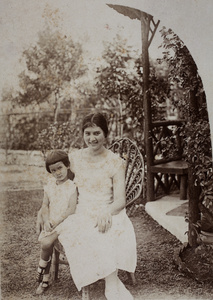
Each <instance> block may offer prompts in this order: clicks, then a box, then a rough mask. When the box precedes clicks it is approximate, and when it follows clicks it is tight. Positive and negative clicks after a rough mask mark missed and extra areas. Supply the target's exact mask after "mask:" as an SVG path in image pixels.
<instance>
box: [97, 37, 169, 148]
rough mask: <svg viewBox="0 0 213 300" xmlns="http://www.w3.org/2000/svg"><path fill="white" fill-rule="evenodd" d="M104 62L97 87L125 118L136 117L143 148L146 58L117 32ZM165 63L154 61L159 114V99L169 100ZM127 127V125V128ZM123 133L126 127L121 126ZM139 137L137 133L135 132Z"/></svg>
mask: <svg viewBox="0 0 213 300" xmlns="http://www.w3.org/2000/svg"><path fill="white" fill-rule="evenodd" d="M102 57H103V61H104V63H103V65H102V66H101V67H100V68H99V69H98V80H97V88H98V94H100V95H101V97H102V104H103V105H102V106H103V107H104V106H105V107H106V106H108V107H110V106H111V108H113V109H114V110H113V112H114V113H115V112H117V114H120V115H121V113H122V116H121V117H122V118H121V122H123V123H124V125H125V119H128V118H129V117H130V118H131V120H132V124H131V126H133V127H134V128H135V129H136V130H135V132H137V133H139V132H140V134H138V140H140V143H141V145H140V147H141V149H142V148H144V145H143V141H142V140H143V128H144V124H143V123H144V111H143V89H142V72H143V70H142V61H141V57H140V56H139V54H138V53H135V52H134V51H133V49H132V48H131V47H130V46H128V45H127V41H126V40H124V39H122V38H121V37H120V36H119V35H117V36H116V37H115V38H114V40H113V42H108V43H105V48H104V51H103V55H102ZM166 79H167V74H166V72H165V66H163V65H160V64H158V63H157V62H156V61H153V60H152V61H151V71H150V90H151V97H152V103H153V108H152V110H153V116H155V118H156V116H157V112H158V110H159V109H158V107H159V103H162V102H165V99H166V95H167V94H168V82H167V80H166ZM124 129H125V128H124ZM121 133H122V130H121ZM134 139H136V140H137V137H136V136H134Z"/></svg>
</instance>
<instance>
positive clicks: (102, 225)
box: [95, 213, 112, 233]
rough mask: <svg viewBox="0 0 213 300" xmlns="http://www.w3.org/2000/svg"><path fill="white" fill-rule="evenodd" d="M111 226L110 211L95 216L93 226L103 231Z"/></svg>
mask: <svg viewBox="0 0 213 300" xmlns="http://www.w3.org/2000/svg"><path fill="white" fill-rule="evenodd" d="M111 226H112V215H111V214H110V213H105V214H100V215H99V216H98V218H97V224H96V226H95V227H98V231H99V232H102V233H105V232H107V231H108V230H109V229H110V228H111Z"/></svg>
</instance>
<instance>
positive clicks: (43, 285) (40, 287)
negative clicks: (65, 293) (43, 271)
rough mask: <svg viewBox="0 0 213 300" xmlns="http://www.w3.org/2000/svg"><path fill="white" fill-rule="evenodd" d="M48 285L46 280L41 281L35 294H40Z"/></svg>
mask: <svg viewBox="0 0 213 300" xmlns="http://www.w3.org/2000/svg"><path fill="white" fill-rule="evenodd" d="M48 287H49V282H48V281H43V282H41V283H40V284H39V286H38V288H37V290H36V295H42V294H43V293H44V292H45V291H46V290H47V289H48Z"/></svg>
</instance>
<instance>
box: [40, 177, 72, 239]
mask: <svg viewBox="0 0 213 300" xmlns="http://www.w3.org/2000/svg"><path fill="white" fill-rule="evenodd" d="M75 191H76V185H75V184H74V182H73V181H71V180H66V181H65V182H63V183H62V184H56V179H55V178H54V177H51V178H49V180H48V182H47V184H46V185H45V186H44V192H45V193H46V194H47V196H48V199H49V221H50V223H51V224H52V225H55V224H56V223H58V221H59V220H60V219H61V217H63V215H64V213H65V212H66V211H67V208H68V206H69V202H70V196H71V195H73V194H74V193H75ZM56 230H57V227H56V228H55V229H54V230H53V231H56ZM53 231H52V232H45V231H42V232H41V233H40V235H39V238H38V240H39V241H40V240H41V239H42V238H43V237H45V236H47V235H50V234H52V233H53Z"/></svg>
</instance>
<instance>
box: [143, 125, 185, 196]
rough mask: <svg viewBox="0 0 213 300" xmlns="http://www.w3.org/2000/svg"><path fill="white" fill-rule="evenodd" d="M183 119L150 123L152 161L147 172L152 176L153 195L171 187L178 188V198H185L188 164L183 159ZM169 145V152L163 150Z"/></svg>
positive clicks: (167, 191) (169, 190)
mask: <svg viewBox="0 0 213 300" xmlns="http://www.w3.org/2000/svg"><path fill="white" fill-rule="evenodd" d="M184 122H185V121H184V120H169V121H155V122H153V123H152V130H151V134H152V146H153V148H152V153H153V155H152V161H151V164H150V166H149V168H148V169H149V172H150V173H151V175H152V176H153V183H154V186H153V187H152V188H153V191H154V197H153V198H151V199H148V201H152V200H155V199H156V198H157V197H158V194H159V190H160V188H161V190H162V191H163V192H164V193H165V194H167V195H168V194H170V192H171V190H172V187H174V186H175V187H176V188H178V189H179V190H180V200H186V199H187V179H188V164H187V162H186V161H185V160H184V159H183V143H182V137H181V134H180V133H181V127H182V125H183V124H184ZM168 145H170V146H171V148H172V150H171V151H170V153H166V154H167V155H164V153H165V151H167V152H168V150H166V149H167V148H168Z"/></svg>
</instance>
